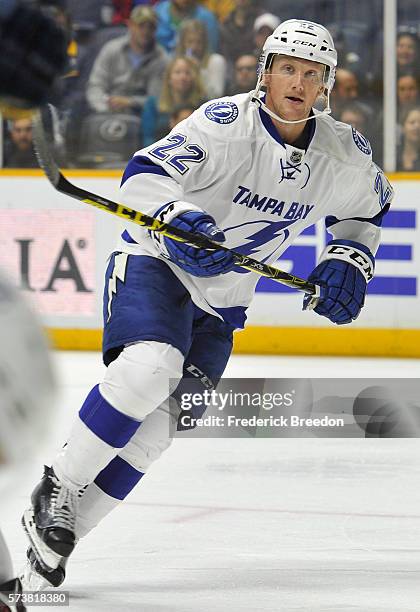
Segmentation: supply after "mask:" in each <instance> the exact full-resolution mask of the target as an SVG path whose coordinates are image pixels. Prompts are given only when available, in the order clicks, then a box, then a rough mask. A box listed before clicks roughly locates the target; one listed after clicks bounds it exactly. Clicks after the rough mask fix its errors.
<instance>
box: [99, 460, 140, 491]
mask: <svg viewBox="0 0 420 612" xmlns="http://www.w3.org/2000/svg"><path fill="white" fill-rule="evenodd" d="M142 476H144V473H143V472H139V471H138V470H136V469H135V468H133V466H132V465H130V464H129V463H127V461H125V459H122V458H121V457H119V456H118V455H117V456H116V457H114V459H113V460H112V461H110V462H109V463H108V465H107V466H106V467H104V469H103V470H102V472H99V474H98V475H97V477H96V478H95V484H96V485H98V487H99V488H100V489H102V491H104V493H107V494H108V495H110V496H111V497H115V498H116V499H121V500H122V499H125V498H126V497H127V495H128V494H129V493H130V491H132V490H133V489H134V487H135V486H136V484H137V483H138V481H139V480H140V478H142Z"/></svg>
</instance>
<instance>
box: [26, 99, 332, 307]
mask: <svg viewBox="0 0 420 612" xmlns="http://www.w3.org/2000/svg"><path fill="white" fill-rule="evenodd" d="M33 140H34V144H35V152H36V155H37V158H38V161H39V165H40V166H41V168H42V169H43V170H44V172H45V174H46V176H47V178H48V180H49V181H50V183H51V184H52V185H53V187H54V188H55V189H57V191H59V192H61V193H64V194H65V195H68V196H70V197H71V198H75V199H76V200H80V201H82V202H84V203H85V204H89V205H90V206H95V207H96V208H100V209H101V210H105V211H106V212H109V213H111V214H112V215H115V216H117V217H120V218H121V219H125V220H126V221H132V222H133V223H136V224H137V225H140V226H142V227H144V228H146V229H148V230H150V231H153V232H159V233H161V234H163V235H164V236H168V238H172V239H173V240H179V241H180V242H185V243H186V244H188V245H190V246H193V247H197V248H201V249H207V250H209V251H213V250H216V249H217V250H220V249H222V250H225V251H228V252H230V253H232V254H233V256H234V261H235V264H236V265H237V266H239V267H241V268H245V270H250V271H251V272H256V273H257V274H259V275H260V276H266V277H267V278H271V279H272V280H274V281H277V282H279V283H283V284H284V285H287V286H288V287H293V288H294V289H297V290H298V291H304V292H305V293H308V294H310V295H313V296H314V298H318V297H319V294H320V289H319V287H318V286H317V285H314V284H313V283H310V282H308V281H307V280H305V279H303V278H299V277H298V276H293V275H292V274H289V273H288V272H283V270H279V269H278V268H274V267H273V266H269V265H267V264H265V263H261V262H259V261H257V260H256V259H252V258H251V257H247V256H245V255H241V254H240V253H236V252H235V251H232V250H231V249H228V248H226V247H223V246H221V245H220V244H217V243H216V242H213V241H212V240H210V239H209V238H205V237H204V236H201V235H200V234H193V233H191V232H187V231H184V230H182V229H179V228H177V227H173V226H172V225H170V224H168V223H164V222H163V221H159V220H158V219H155V218H154V217H150V216H149V215H146V214H144V213H142V212H139V211H137V210H133V209H132V208H128V206H124V205H123V204H118V203H117V202H113V201H112V200H108V198H104V197H102V196H98V195H96V194H94V193H91V192H90V191H86V190H85V189H81V188H80V187H77V186H76V185H73V184H72V183H70V182H69V181H68V180H67V179H66V178H65V177H64V176H63V174H62V173H61V172H60V170H59V168H58V166H57V164H56V163H55V161H54V158H53V156H52V154H51V150H50V147H49V144H48V142H47V134H46V131H45V128H44V123H43V118H42V111H37V112H36V113H35V114H34V116H33Z"/></svg>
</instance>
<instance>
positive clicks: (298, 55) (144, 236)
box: [24, 20, 392, 584]
mask: <svg viewBox="0 0 420 612" xmlns="http://www.w3.org/2000/svg"><path fill="white" fill-rule="evenodd" d="M336 64H337V54H336V51H335V48H334V43H333V40H332V38H331V36H330V34H329V32H328V31H327V30H326V29H325V28H324V27H322V26H320V25H318V24H315V23H312V22H309V21H299V20H289V21H286V22H284V23H283V24H281V25H280V26H279V27H278V28H277V29H276V30H275V31H274V33H273V34H272V35H271V36H269V37H268V39H267V41H266V43H265V45H264V49H263V54H262V59H261V66H260V73H259V77H258V81H257V86H256V89H255V91H253V92H250V93H249V94H240V95H238V96H234V97H231V98H223V99H220V100H215V101H212V102H209V103H206V104H204V105H203V106H202V107H201V108H200V109H198V110H197V111H196V112H195V113H193V115H191V117H189V118H188V119H186V120H185V121H183V122H181V123H180V124H178V125H177V126H176V128H175V129H174V130H173V131H172V132H171V133H170V134H169V135H168V136H167V137H166V138H163V139H162V140H161V141H159V142H157V143H155V144H154V145H151V146H150V147H147V148H145V149H143V150H141V151H139V152H137V153H136V154H135V155H134V157H133V158H132V160H131V161H130V162H129V164H128V166H127V168H126V170H125V172H124V175H123V178H122V184H121V201H122V202H123V203H126V204H127V205H128V206H130V207H132V208H136V209H139V210H142V211H144V212H146V213H148V214H152V215H155V216H156V217H157V218H159V219H161V220H164V221H166V222H168V223H171V224H172V225H174V226H176V227H180V228H183V229H185V230H188V231H190V232H197V233H201V234H204V235H205V236H208V237H210V238H212V239H213V240H215V241H217V242H219V243H221V244H222V243H223V244H224V245H225V246H228V247H230V248H232V249H235V250H237V251H239V252H241V253H243V254H247V255H248V254H250V255H251V254H252V257H254V258H257V259H259V260H260V261H263V262H267V263H271V262H274V261H276V260H277V259H278V258H279V256H280V255H281V254H282V253H283V252H284V251H285V249H286V248H287V247H288V246H289V245H290V244H291V243H292V242H293V240H294V238H295V237H296V236H297V235H298V234H300V233H301V232H302V231H303V230H304V229H305V228H306V227H308V226H310V225H312V224H313V223H315V222H316V221H318V220H319V219H321V218H323V217H325V218H326V225H327V227H328V229H329V231H330V232H331V233H332V235H333V240H331V241H330V242H329V243H328V245H327V247H326V249H325V251H324V253H322V255H321V257H320V261H319V264H318V265H317V267H316V268H315V270H314V271H313V272H312V274H311V275H310V280H311V281H312V282H314V283H317V284H319V285H320V286H321V297H320V299H319V301H318V302H315V301H314V300H313V299H312V298H309V297H305V298H304V308H308V307H310V308H313V309H314V311H315V313H317V314H319V315H321V316H324V317H327V318H328V319H329V320H330V321H332V322H333V323H337V324H346V323H351V321H352V320H354V319H355V318H356V317H357V316H358V315H359V313H360V311H361V308H362V307H363V304H364V301H365V293H366V286H367V283H368V281H369V280H370V279H371V278H372V276H373V273H374V255H375V252H376V250H377V247H378V243H379V234H380V225H381V219H382V216H383V214H384V213H385V212H386V210H387V209H388V207H389V204H390V202H391V199H392V189H391V187H390V186H389V183H388V182H387V180H386V178H385V177H384V175H383V173H382V172H381V170H380V169H379V168H378V167H377V166H375V164H373V163H372V157H371V148H370V145H369V142H368V141H367V139H366V138H364V137H363V136H362V135H361V134H359V133H358V132H356V131H355V130H353V129H352V128H351V127H350V126H348V125H344V124H341V123H338V122H336V121H334V120H333V119H332V118H331V117H329V98H330V93H331V89H332V87H333V84H334V74H335V68H336ZM319 98H322V99H323V100H324V104H325V109H324V110H323V111H322V112H318V111H315V110H313V107H314V105H315V103H316V102H317V101H318V100H319ZM257 280H258V277H257V276H256V275H254V274H252V273H249V272H246V271H244V270H242V269H240V268H236V267H235V265H234V263H233V261H232V257H231V256H230V254H229V253H227V252H226V251H224V250H215V251H213V252H209V251H205V250H202V249H197V248H193V247H190V246H187V245H186V244H183V243H180V242H176V241H173V240H171V239H169V238H166V237H162V236H161V235H159V234H153V232H151V233H150V232H147V231H145V230H143V229H142V228H140V227H136V226H134V225H131V226H130V227H127V229H126V230H125V231H124V232H123V234H122V237H121V242H120V244H119V247H118V250H117V251H115V252H114V253H113V254H112V257H111V259H110V262H109V266H108V269H107V272H106V279H105V291H104V311H103V312H104V322H105V326H104V343H103V359H104V362H105V364H106V365H107V371H106V374H105V377H104V380H102V382H100V384H99V385H96V386H95V387H93V389H92V390H91V391H90V393H89V394H88V396H87V398H86V400H85V402H84V404H83V406H82V407H81V409H80V412H79V415H78V417H77V419H76V422H75V424H74V427H73V430H72V432H71V434H70V437H69V439H68V442H67V444H66V445H65V447H64V448H63V449H62V451H61V452H60V453H59V454H58V456H57V457H56V458H55V460H54V461H53V464H52V467H48V468H46V469H45V473H44V476H43V478H42V480H41V482H40V483H39V485H38V486H37V487H36V488H35V490H34V492H33V493H32V498H31V501H32V505H31V507H30V508H29V509H28V510H27V511H26V512H25V515H24V525H25V528H26V530H27V533H28V535H29V538H30V541H31V548H30V550H29V557H30V562H31V567H32V570H33V571H34V572H36V571H38V573H40V574H41V575H44V576H46V577H47V578H49V581H50V583H54V582H55V583H57V584H58V583H59V582H60V580H62V579H63V577H64V562H65V560H66V559H67V558H68V556H69V555H70V554H71V552H72V550H73V548H74V546H75V543H76V541H77V538H78V537H79V536H81V535H83V533H86V531H88V530H89V529H90V528H92V527H93V526H94V525H95V524H96V523H97V522H98V521H99V520H100V518H101V517H102V516H104V515H105V514H106V513H107V512H109V511H110V509H111V508H112V507H114V506H115V505H116V504H117V503H118V501H119V500H122V499H124V497H125V496H126V495H127V494H128V493H129V491H131V489H132V488H133V487H134V486H135V484H136V483H137V482H138V481H139V480H140V478H141V477H142V476H143V474H144V472H145V471H146V470H147V468H148V466H149V465H150V463H151V462H152V461H153V460H155V459H156V458H158V457H159V455H160V454H161V452H162V451H163V450H164V449H165V448H166V447H167V446H168V445H169V444H170V441H171V426H170V424H171V419H173V418H176V415H175V416H174V417H173V416H172V415H171V412H170V410H169V407H168V402H167V398H168V396H169V394H170V393H171V391H172V390H173V387H171V386H170V382H169V381H171V380H172V381H174V380H175V381H178V380H180V379H181V382H180V383H179V385H178V387H177V389H176V391H175V393H174V396H175V397H176V394H177V393H179V391H180V389H181V388H182V384H183V380H185V379H186V378H188V377H190V378H191V377H195V380H196V382H197V384H198V385H202V386H207V387H211V386H215V385H216V384H217V382H218V380H219V379H220V377H221V376H222V373H223V371H224V368H225V366H226V363H227V361H228V359H229V356H230V352H231V347H232V333H233V330H234V329H235V328H242V327H243V326H244V324H245V319H246V309H247V307H248V305H249V303H250V301H251V299H252V296H253V293H254V290H255V286H256V283H257ZM309 316H310V315H309ZM174 386H176V382H175V383H174Z"/></svg>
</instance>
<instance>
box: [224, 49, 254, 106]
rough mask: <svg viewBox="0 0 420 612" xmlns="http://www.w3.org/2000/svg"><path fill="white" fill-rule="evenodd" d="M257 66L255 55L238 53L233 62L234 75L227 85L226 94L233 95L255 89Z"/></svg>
mask: <svg viewBox="0 0 420 612" xmlns="http://www.w3.org/2000/svg"><path fill="white" fill-rule="evenodd" d="M257 67H258V60H257V58H256V57H255V55H240V56H239V57H238V59H237V60H236V62H235V71H234V77H233V81H232V83H231V84H230V85H229V87H228V91H227V95H228V96H234V95H235V94H239V93H248V92H249V91H251V90H253V89H255V83H256V81H257Z"/></svg>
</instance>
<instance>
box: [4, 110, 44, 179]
mask: <svg viewBox="0 0 420 612" xmlns="http://www.w3.org/2000/svg"><path fill="white" fill-rule="evenodd" d="M8 128H9V137H10V139H9V140H8V142H6V146H5V150H4V167H5V168H38V167H39V165H38V162H37V159H36V156H35V152H34V147H33V142H32V122H31V120H30V119H16V120H14V121H10V122H8Z"/></svg>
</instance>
